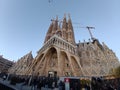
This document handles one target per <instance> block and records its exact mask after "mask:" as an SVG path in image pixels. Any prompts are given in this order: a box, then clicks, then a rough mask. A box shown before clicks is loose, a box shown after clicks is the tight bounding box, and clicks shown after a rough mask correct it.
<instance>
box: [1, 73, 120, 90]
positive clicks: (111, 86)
mask: <svg viewBox="0 0 120 90" xmlns="http://www.w3.org/2000/svg"><path fill="white" fill-rule="evenodd" d="M0 76H1V78H3V80H5V79H6V78H7V74H5V75H0ZM7 79H8V80H9V81H10V84H13V85H15V84H16V83H22V85H28V86H30V87H31V90H36V89H37V90H41V88H42V87H44V88H49V89H52V90H54V88H58V89H59V90H65V81H64V80H60V77H45V76H39V77H36V76H34V77H33V76H18V75H9V78H7ZM69 86H70V87H69V88H70V90H82V89H83V88H84V90H120V78H115V79H104V78H100V77H92V79H91V82H90V84H88V83H84V85H82V83H81V81H80V79H79V80H78V79H77V80H75V79H70V82H69Z"/></svg>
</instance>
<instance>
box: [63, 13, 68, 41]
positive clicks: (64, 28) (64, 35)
mask: <svg viewBox="0 0 120 90" xmlns="http://www.w3.org/2000/svg"><path fill="white" fill-rule="evenodd" d="M66 30H67V21H66V14H64V18H63V24H62V38H63V39H65V40H66V39H67V37H66V33H67V32H66Z"/></svg>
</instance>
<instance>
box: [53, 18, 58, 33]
mask: <svg viewBox="0 0 120 90" xmlns="http://www.w3.org/2000/svg"><path fill="white" fill-rule="evenodd" d="M57 28H58V16H56V20H53V30H52V34H53V35H54V34H55V33H56V31H57Z"/></svg>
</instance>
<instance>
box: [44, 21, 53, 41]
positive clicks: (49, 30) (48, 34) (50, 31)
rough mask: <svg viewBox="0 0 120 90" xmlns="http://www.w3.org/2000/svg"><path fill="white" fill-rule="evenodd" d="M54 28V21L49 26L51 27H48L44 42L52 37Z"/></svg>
mask: <svg viewBox="0 0 120 90" xmlns="http://www.w3.org/2000/svg"><path fill="white" fill-rule="evenodd" d="M52 29H53V21H52V23H51V24H50V26H49V29H48V32H47V34H46V37H45V41H44V43H46V42H47V41H48V40H49V39H50V37H51V36H52Z"/></svg>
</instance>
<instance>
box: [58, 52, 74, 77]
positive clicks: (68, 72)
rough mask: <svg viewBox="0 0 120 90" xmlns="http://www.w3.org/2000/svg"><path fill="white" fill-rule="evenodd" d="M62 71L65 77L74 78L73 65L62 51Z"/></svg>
mask: <svg viewBox="0 0 120 90" xmlns="http://www.w3.org/2000/svg"><path fill="white" fill-rule="evenodd" d="M60 57H61V58H60V65H61V67H60V69H61V72H62V75H63V76H73V72H72V69H71V63H70V60H69V58H68V55H67V53H66V52H65V51H60Z"/></svg>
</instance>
